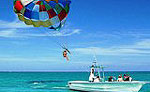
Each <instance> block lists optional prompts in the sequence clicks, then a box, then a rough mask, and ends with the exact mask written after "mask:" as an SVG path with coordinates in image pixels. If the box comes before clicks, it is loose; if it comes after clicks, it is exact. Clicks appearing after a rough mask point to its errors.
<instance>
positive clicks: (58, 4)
mask: <svg viewBox="0 0 150 92" xmlns="http://www.w3.org/2000/svg"><path fill="white" fill-rule="evenodd" d="M70 3H71V1H70V0H14V12H15V13H16V14H17V15H18V18H19V20H21V21H23V22H24V23H25V24H27V25H33V26H34V27H40V26H43V27H49V28H50V29H56V30H57V29H60V28H61V27H62V26H63V25H64V23H65V20H66V17H67V15H68V13H69V8H70V7H69V6H70Z"/></svg>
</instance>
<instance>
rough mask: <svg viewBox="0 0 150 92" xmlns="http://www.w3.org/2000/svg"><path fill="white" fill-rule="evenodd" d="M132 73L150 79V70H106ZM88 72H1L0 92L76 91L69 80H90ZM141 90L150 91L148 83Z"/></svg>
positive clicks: (134, 75)
mask: <svg viewBox="0 0 150 92" xmlns="http://www.w3.org/2000/svg"><path fill="white" fill-rule="evenodd" d="M119 74H130V75H131V76H132V78H133V80H139V81H150V72H106V73H105V75H106V78H107V77H108V76H116V77H117V76H118V75H119ZM88 76H89V73H88V72H0V92H74V91H71V90H69V89H68V87H67V82H68V81H72V80H88ZM140 92H150V84H146V85H144V86H143V88H142V89H141V90H140Z"/></svg>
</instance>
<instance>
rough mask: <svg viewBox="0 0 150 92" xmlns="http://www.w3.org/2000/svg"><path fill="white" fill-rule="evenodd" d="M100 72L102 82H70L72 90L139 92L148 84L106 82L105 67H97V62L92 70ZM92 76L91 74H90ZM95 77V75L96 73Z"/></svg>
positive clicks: (130, 81) (139, 82)
mask: <svg viewBox="0 0 150 92" xmlns="http://www.w3.org/2000/svg"><path fill="white" fill-rule="evenodd" d="M93 69H94V70H96V69H97V70H98V73H97V75H98V76H101V75H100V74H101V72H100V71H99V70H100V69H101V70H102V75H103V77H102V78H101V77H100V81H98V82H95V81H94V80H93V81H69V82H68V86H69V89H70V90H76V91H94V92H95V91H96V92H138V91H139V90H140V89H141V88H142V86H143V85H144V84H146V83H148V82H144V81H132V80H128V81H120V82H119V81H113V80H112V81H106V80H105V74H104V67H103V66H97V65H96V62H94V64H93V65H92V66H91V72H92V70H93ZM90 74H91V73H90ZM94 75H95V73H94Z"/></svg>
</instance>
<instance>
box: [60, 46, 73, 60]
mask: <svg viewBox="0 0 150 92" xmlns="http://www.w3.org/2000/svg"><path fill="white" fill-rule="evenodd" d="M61 47H62V48H63V49H64V51H63V57H64V58H66V60H67V61H69V57H68V55H67V54H68V53H69V54H71V52H70V51H69V50H68V49H67V48H66V47H65V46H64V45H62V46H61Z"/></svg>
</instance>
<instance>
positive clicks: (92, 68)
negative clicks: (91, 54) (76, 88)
mask: <svg viewBox="0 0 150 92" xmlns="http://www.w3.org/2000/svg"><path fill="white" fill-rule="evenodd" d="M94 79H95V76H94V65H92V67H91V72H90V76H89V81H90V82H94Z"/></svg>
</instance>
